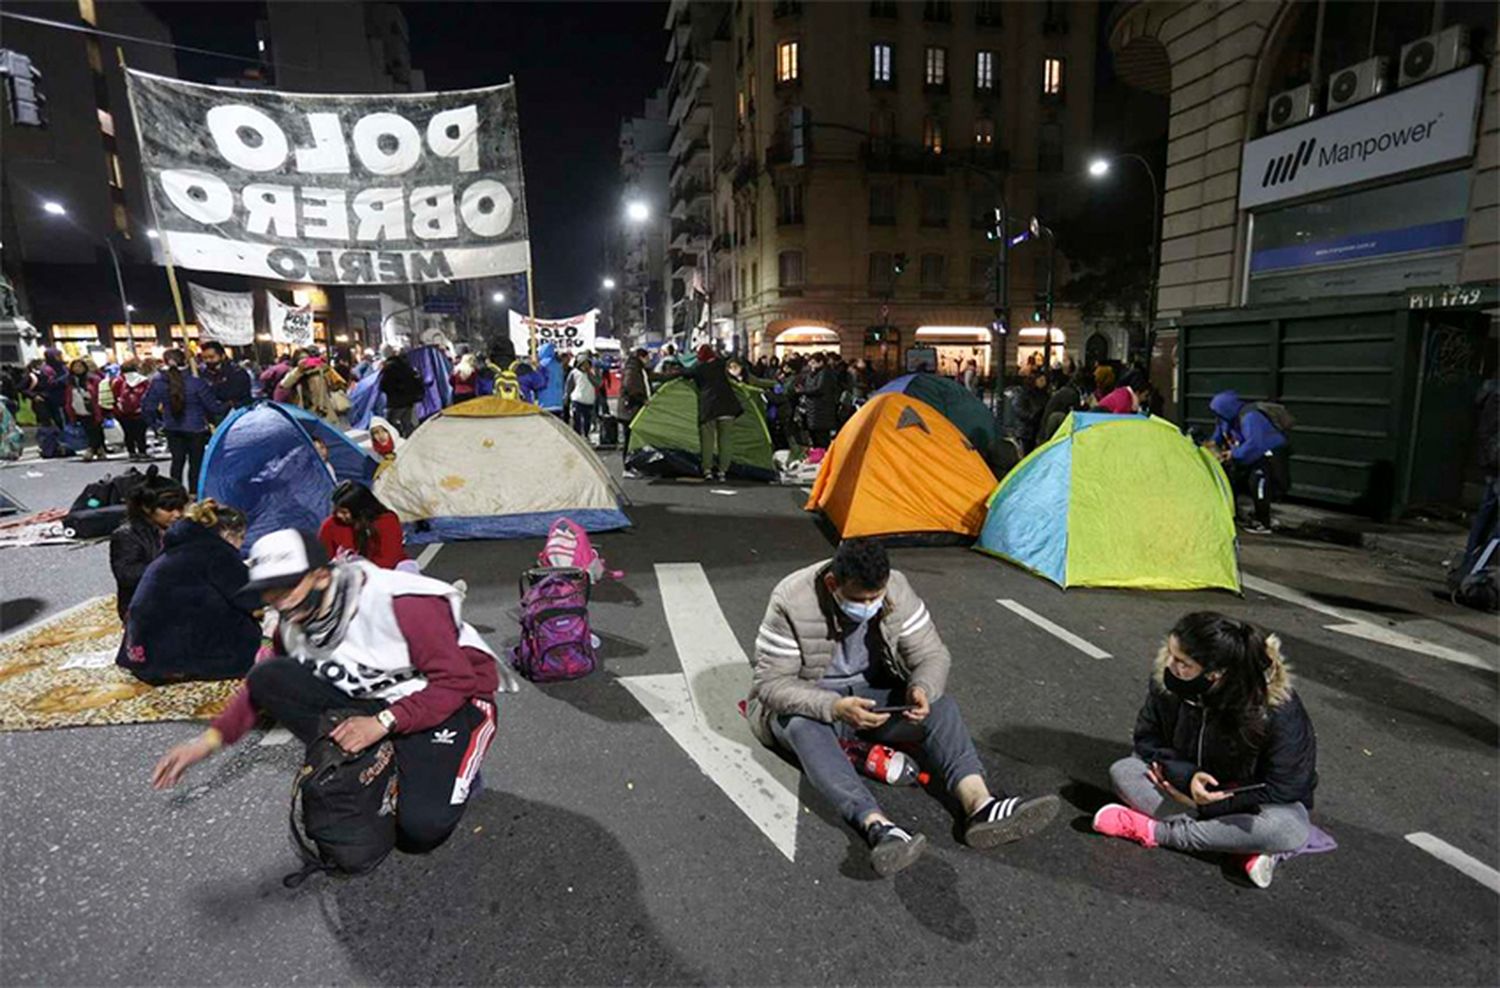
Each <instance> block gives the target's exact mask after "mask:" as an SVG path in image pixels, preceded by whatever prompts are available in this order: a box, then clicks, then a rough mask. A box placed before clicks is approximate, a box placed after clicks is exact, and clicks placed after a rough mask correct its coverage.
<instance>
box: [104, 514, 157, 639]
mask: <svg viewBox="0 0 1500 988" xmlns="http://www.w3.org/2000/svg"><path fill="white" fill-rule="evenodd" d="M159 555H161V529H159V528H157V527H156V526H155V525H153V524H151V522H149V521H147V520H145V519H144V518H134V519H131V520H129V521H127V522H125V524H123V525H121V526H120V527H119V528H117V529H115V531H114V534H113V535H111V536H110V537H109V569H110V572H112V573H113V574H114V577H115V610H116V611H117V612H118V613H119V615H120V620H121V621H124V620H125V615H126V613H127V612H128V611H129V610H130V599H131V598H132V597H134V596H135V588H136V587H137V586H139V585H140V582H141V577H142V576H144V575H145V574H146V567H147V566H150V565H151V560H153V559H155V558H156V557H157V556H159Z"/></svg>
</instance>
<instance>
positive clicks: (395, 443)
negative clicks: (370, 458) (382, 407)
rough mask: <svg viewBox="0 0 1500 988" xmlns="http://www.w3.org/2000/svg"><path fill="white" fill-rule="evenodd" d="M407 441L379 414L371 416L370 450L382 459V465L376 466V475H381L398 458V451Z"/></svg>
mask: <svg viewBox="0 0 1500 988" xmlns="http://www.w3.org/2000/svg"><path fill="white" fill-rule="evenodd" d="M404 442H406V440H405V439H402V438H401V433H399V432H397V431H396V427H395V426H394V425H391V423H390V422H387V421H386V420H385V419H383V418H381V417H380V416H379V415H372V416H370V452H372V453H374V454H375V456H376V457H377V458H378V459H379V460H380V465H379V466H378V467H376V468H375V476H377V477H378V476H380V471H382V470H384V469H385V468H386V467H387V466H389V465H390V464H391V462H392V461H393V460H395V459H396V451H397V450H399V449H400V448H401V445H402V444H403V443H404Z"/></svg>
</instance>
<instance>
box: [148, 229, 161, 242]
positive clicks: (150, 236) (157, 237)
mask: <svg viewBox="0 0 1500 988" xmlns="http://www.w3.org/2000/svg"><path fill="white" fill-rule="evenodd" d="M146 238H147V239H148V240H160V239H161V234H159V233H157V232H156V231H155V230H147V231H146Z"/></svg>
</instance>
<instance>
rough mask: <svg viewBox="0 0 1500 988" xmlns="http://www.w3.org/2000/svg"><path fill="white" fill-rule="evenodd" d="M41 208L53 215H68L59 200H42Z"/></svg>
mask: <svg viewBox="0 0 1500 988" xmlns="http://www.w3.org/2000/svg"><path fill="white" fill-rule="evenodd" d="M42 209H43V210H45V211H46V212H49V213H51V214H52V215H53V216H66V215H68V211H67V210H66V209H64V208H63V204H62V203H60V202H44V203H42Z"/></svg>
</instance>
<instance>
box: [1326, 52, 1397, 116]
mask: <svg viewBox="0 0 1500 988" xmlns="http://www.w3.org/2000/svg"><path fill="white" fill-rule="evenodd" d="M1390 64H1391V60H1390V59H1389V58H1386V57H1385V56H1384V55H1381V56H1378V57H1376V58H1367V59H1365V60H1364V61H1363V62H1360V63H1359V64H1358V65H1351V66H1349V67H1348V68H1347V69H1339V70H1338V71H1337V72H1335V73H1334V74H1333V75H1332V76H1330V77H1329V79H1328V112H1329V113H1332V112H1333V111H1334V110H1342V109H1343V108H1344V107H1346V106H1353V105H1354V104H1355V103H1363V102H1364V101H1365V100H1367V99H1372V98H1373V97H1376V96H1379V95H1380V94H1381V93H1383V92H1385V79H1386V75H1387V70H1388V69H1389V68H1390Z"/></svg>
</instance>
